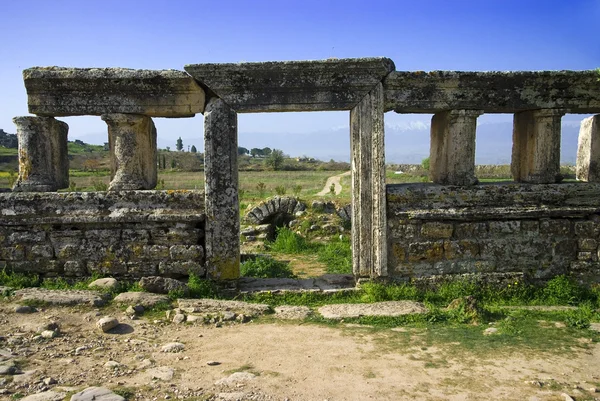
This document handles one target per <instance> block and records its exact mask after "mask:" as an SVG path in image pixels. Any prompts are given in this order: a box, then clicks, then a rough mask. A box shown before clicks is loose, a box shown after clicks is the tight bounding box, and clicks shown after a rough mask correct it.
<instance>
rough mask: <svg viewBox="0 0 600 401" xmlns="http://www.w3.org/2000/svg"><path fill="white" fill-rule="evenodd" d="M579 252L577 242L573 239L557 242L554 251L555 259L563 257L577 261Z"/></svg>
mask: <svg viewBox="0 0 600 401" xmlns="http://www.w3.org/2000/svg"><path fill="white" fill-rule="evenodd" d="M576 252H577V241H575V240H573V239H570V238H569V239H563V240H560V241H557V242H556V243H555V244H554V246H553V249H552V256H553V257H563V258H567V259H575V253H576Z"/></svg>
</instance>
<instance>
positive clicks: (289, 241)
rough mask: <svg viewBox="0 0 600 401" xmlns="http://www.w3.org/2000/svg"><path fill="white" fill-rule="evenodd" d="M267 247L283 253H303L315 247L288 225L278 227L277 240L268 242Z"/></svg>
mask: <svg viewBox="0 0 600 401" xmlns="http://www.w3.org/2000/svg"><path fill="white" fill-rule="evenodd" d="M266 246H267V248H268V249H269V250H271V251H274V252H282V253H293V254H296V253H303V252H308V251H310V250H312V249H314V246H312V245H311V244H310V243H309V242H308V241H307V240H306V238H304V237H303V236H301V235H299V234H296V233H295V232H293V231H292V230H290V229H289V228H287V227H280V228H278V229H277V237H276V238H275V241H273V242H270V243H267V244H266Z"/></svg>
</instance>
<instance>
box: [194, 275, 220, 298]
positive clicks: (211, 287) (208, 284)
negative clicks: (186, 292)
mask: <svg viewBox="0 0 600 401" xmlns="http://www.w3.org/2000/svg"><path fill="white" fill-rule="evenodd" d="M188 288H189V289H190V297H192V298H217V297H218V295H219V292H218V289H217V286H216V285H215V283H213V282H212V281H210V280H206V279H202V278H200V277H198V276H196V275H195V274H194V273H190V277H189V279H188Z"/></svg>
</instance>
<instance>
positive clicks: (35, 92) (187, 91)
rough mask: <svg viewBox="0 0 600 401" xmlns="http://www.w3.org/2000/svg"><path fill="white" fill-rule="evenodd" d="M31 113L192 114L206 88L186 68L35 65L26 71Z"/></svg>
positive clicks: (199, 108)
mask: <svg viewBox="0 0 600 401" xmlns="http://www.w3.org/2000/svg"><path fill="white" fill-rule="evenodd" d="M23 80H24V81H25V88H26V89H27V96H28V105H29V112H30V113H32V114H37V115H40V116H80V115H95V116H99V115H102V114H107V113H127V114H143V115H146V116H151V117H193V116H194V115H195V114H196V113H202V112H203V111H204V91H203V90H202V88H200V86H199V85H198V84H197V83H196V82H195V81H194V79H193V78H191V77H190V76H189V75H188V74H186V73H185V72H183V71H176V70H132V69H127V68H63V67H33V68H29V69H26V70H24V71H23Z"/></svg>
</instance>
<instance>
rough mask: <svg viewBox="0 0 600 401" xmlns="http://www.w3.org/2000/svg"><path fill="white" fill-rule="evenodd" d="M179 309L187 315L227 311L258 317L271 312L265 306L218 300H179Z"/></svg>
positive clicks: (267, 306)
mask: <svg viewBox="0 0 600 401" xmlns="http://www.w3.org/2000/svg"><path fill="white" fill-rule="evenodd" d="M177 303H178V304H179V308H180V309H182V310H183V311H184V312H186V313H222V312H225V311H229V312H234V313H237V314H242V315H248V316H256V315H263V314H265V313H268V312H270V310H271V308H270V307H269V305H265V304H252V303H249V302H242V301H227V300H218V299H178V300H177Z"/></svg>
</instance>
